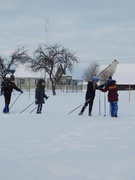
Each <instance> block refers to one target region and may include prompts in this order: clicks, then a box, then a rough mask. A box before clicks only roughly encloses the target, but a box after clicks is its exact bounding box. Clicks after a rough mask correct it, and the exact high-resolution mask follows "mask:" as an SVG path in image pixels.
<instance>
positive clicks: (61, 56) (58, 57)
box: [0, 44, 79, 95]
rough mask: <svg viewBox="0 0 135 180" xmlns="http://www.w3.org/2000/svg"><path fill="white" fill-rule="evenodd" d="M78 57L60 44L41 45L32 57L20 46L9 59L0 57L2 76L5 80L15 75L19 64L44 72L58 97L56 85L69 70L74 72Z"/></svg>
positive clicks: (0, 73)
mask: <svg viewBox="0 0 135 180" xmlns="http://www.w3.org/2000/svg"><path fill="white" fill-rule="evenodd" d="M78 62H79V61H78V57H77V56H76V52H73V51H71V50H69V49H67V48H65V47H64V46H62V45H60V44H55V45H52V46H47V45H45V44H43V45H39V46H38V48H37V49H36V50H35V51H34V52H33V56H30V55H29V53H28V50H27V49H26V47H25V46H18V47H17V49H15V51H14V52H12V53H11V55H10V57H9V59H5V58H2V57H1V56H0V76H1V77H2V78H5V77H6V75H7V74H8V73H12V74H13V73H14V72H15V70H14V69H13V68H12V67H13V66H18V65H19V64H24V65H27V67H28V68H31V70H32V71H33V72H39V71H41V70H42V71H43V72H44V74H46V73H47V74H48V76H49V79H50V82H51V86H52V93H53V95H56V84H57V82H58V81H59V80H60V78H61V77H62V75H63V74H66V70H67V69H68V70H69V71H70V72H73V71H74V68H75V64H77V63H78Z"/></svg>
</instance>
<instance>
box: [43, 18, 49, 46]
mask: <svg viewBox="0 0 135 180" xmlns="http://www.w3.org/2000/svg"><path fill="white" fill-rule="evenodd" d="M44 20H45V23H46V29H45V31H46V45H48V29H47V27H48V26H47V24H49V19H44Z"/></svg>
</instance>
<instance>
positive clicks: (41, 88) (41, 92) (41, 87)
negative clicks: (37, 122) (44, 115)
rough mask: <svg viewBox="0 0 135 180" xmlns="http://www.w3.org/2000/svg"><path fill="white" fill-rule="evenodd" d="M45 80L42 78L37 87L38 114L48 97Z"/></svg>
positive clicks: (36, 102)
mask: <svg viewBox="0 0 135 180" xmlns="http://www.w3.org/2000/svg"><path fill="white" fill-rule="evenodd" d="M44 83H45V81H44V80H43V79H40V80H39V81H38V83H37V85H36V86H37V87H36V90H35V104H37V105H38V107H37V112H36V113H37V114H41V112H42V106H43V103H45V101H44V98H45V99H48V96H47V95H46V94H45V84H44Z"/></svg>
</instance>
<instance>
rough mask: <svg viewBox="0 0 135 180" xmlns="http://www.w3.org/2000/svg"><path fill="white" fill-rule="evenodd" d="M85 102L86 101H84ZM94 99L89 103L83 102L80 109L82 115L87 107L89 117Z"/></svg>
mask: <svg viewBox="0 0 135 180" xmlns="http://www.w3.org/2000/svg"><path fill="white" fill-rule="evenodd" d="M86 101H87V100H86ZM93 102H94V98H91V99H90V100H89V101H87V102H85V104H84V106H83V107H82V110H81V112H80V113H81V114H83V112H84V110H85V109H86V107H87V106H88V105H89V113H88V115H89V116H91V112H92V107H93Z"/></svg>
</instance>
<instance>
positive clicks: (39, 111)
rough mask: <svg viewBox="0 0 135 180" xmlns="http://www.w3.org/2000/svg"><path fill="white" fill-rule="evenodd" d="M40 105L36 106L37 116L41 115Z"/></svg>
mask: <svg viewBox="0 0 135 180" xmlns="http://www.w3.org/2000/svg"><path fill="white" fill-rule="evenodd" d="M42 106H43V105H42V104H38V107H37V114H41V111H42Z"/></svg>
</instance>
